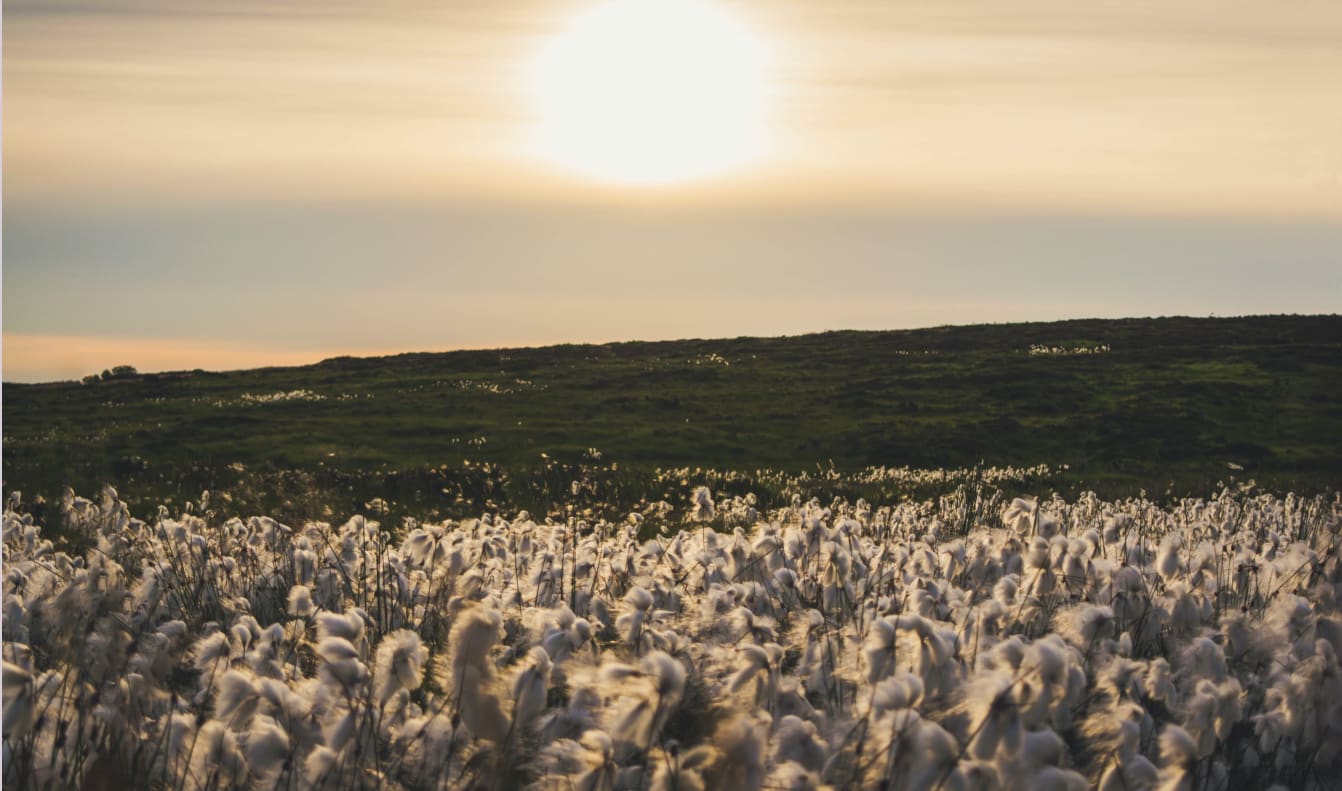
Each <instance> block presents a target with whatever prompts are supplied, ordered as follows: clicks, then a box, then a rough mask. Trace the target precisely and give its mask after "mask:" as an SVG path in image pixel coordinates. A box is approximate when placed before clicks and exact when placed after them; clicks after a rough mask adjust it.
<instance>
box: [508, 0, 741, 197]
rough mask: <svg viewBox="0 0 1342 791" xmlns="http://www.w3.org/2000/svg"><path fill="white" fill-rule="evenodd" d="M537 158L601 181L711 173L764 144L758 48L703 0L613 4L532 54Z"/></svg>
mask: <svg viewBox="0 0 1342 791" xmlns="http://www.w3.org/2000/svg"><path fill="white" fill-rule="evenodd" d="M532 87H533V90H534V92H535V98H536V102H537V109H538V111H539V122H538V123H537V126H536V128H535V131H534V134H535V138H534V140H533V145H534V149H535V153H536V154H537V155H539V156H540V157H541V158H543V159H545V160H548V161H550V162H552V163H554V164H557V165H559V166H561V167H564V168H567V169H570V170H574V171H577V172H580V173H583V174H586V175H588V176H590V177H592V178H596V179H600V180H603V181H612V182H619V183H626V184H658V183H669V182H677V181H687V180H691V179H696V178H702V177H705V176H710V175H714V174H717V173H721V172H723V171H726V170H729V169H732V168H735V167H739V166H741V165H744V164H746V163H747V162H750V161H751V160H754V159H757V158H758V157H759V156H760V154H761V153H762V148H763V146H764V123H763V115H764V98H765V97H764V94H765V85H764V48H763V46H762V44H761V42H760V41H759V39H758V38H757V37H756V36H755V35H754V34H753V33H752V32H751V31H750V30H748V29H747V28H746V27H745V26H744V25H742V24H741V23H740V22H739V21H738V20H737V19H735V18H734V17H733V16H732V15H731V14H730V13H728V11H727V10H726V9H725V8H723V7H721V6H720V5H717V4H715V3H712V2H709V0H610V1H609V2H604V3H602V4H600V5H598V6H595V7H593V8H591V9H589V10H587V11H585V12H583V13H581V14H579V15H578V16H577V17H575V18H574V19H573V20H572V21H571V22H570V23H569V25H568V26H567V27H565V28H564V29H563V30H562V31H561V32H560V33H559V34H558V35H556V37H555V38H554V39H553V40H551V41H550V42H548V44H547V45H546V46H545V47H544V48H543V49H542V51H541V52H540V53H539V56H538V57H537V59H536V62H535V72H534V74H533V81H532Z"/></svg>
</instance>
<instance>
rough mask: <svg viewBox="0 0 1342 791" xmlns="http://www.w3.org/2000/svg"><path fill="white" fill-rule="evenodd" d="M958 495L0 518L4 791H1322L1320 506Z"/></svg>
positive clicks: (82, 509) (1331, 664)
mask: <svg viewBox="0 0 1342 791" xmlns="http://www.w3.org/2000/svg"><path fill="white" fill-rule="evenodd" d="M966 491H968V492H972V493H973V496H972V497H968V498H966V497H954V496H951V497H947V498H942V499H941V500H940V501H938V502H921V503H920V502H912V501H904V502H901V503H898V504H893V505H880V506H874V505H872V504H868V503H867V502H865V501H860V500H859V501H856V502H849V501H841V500H840V501H834V502H831V503H826V504H822V503H820V502H817V501H814V500H812V501H810V502H804V501H802V500H801V498H800V497H798V498H796V500H795V501H794V502H793V503H792V504H790V505H788V506H786V507H783V508H779V509H773V510H769V511H761V510H759V509H758V508H757V507H756V506H757V502H756V500H755V499H754V498H753V497H749V496H747V497H736V498H721V499H715V498H714V495H713V493H712V492H710V491H709V490H708V489H700V490H696V491H695V492H693V496H692V498H691V500H690V501H689V502H687V503H682V504H677V506H678V507H676V508H675V510H676V511H677V512H678V513H679V514H680V516H679V517H678V519H676V520H674V521H672V520H668V519H667V518H666V517H667V516H668V514H667V513H666V510H665V509H661V508H651V509H649V512H648V513H646V514H641V513H635V514H631V515H630V516H629V517H628V518H626V519H623V520H621V521H619V522H607V521H604V520H596V521H592V522H588V521H586V520H583V519H578V518H569V519H567V520H564V521H559V522H553V521H545V522H537V521H535V520H533V519H532V518H531V516H530V515H528V514H526V513H517V514H512V515H508V516H505V515H503V514H482V515H481V516H480V517H479V518H472V519H469V520H463V521H446V522H440V523H414V522H407V523H405V524H403V525H401V526H400V530H399V531H397V535H396V536H393V534H392V533H390V532H388V531H387V530H386V529H385V527H384V526H382V525H379V524H378V523H377V522H376V521H372V520H369V519H366V518H365V517H362V516H356V517H354V518H351V519H349V520H348V521H345V522H344V523H343V524H329V523H324V522H309V523H306V524H304V525H301V526H299V525H293V526H289V525H284V524H282V523H279V522H277V521H275V520H273V519H270V518H268V517H263V516H251V517H248V518H246V519H238V518H232V519H226V520H220V519H218V518H217V517H216V516H215V515H214V513H213V511H212V504H211V503H210V502H206V501H202V502H197V503H193V504H192V507H191V508H190V510H189V511H188V512H184V513H180V514H176V515H174V516H169V515H168V514H167V513H166V512H160V513H159V515H158V516H157V517H155V518H153V519H151V520H150V521H141V520H139V519H136V518H134V517H132V516H131V514H130V513H129V511H128V509H127V507H126V505H125V503H123V502H121V501H120V500H118V499H117V497H116V494H115V493H114V492H112V491H111V490H107V491H104V492H103V494H102V497H101V498H100V501H99V502H93V501H89V500H85V499H82V498H78V497H74V496H69V497H67V498H66V500H65V501H64V502H63V503H62V504H61V512H62V513H63V515H64V519H65V523H66V527H67V529H69V530H72V531H75V532H77V533H79V534H80V535H82V536H83V537H84V539H85V543H87V544H88V545H90V546H92V547H93V549H92V550H90V551H89V552H87V553H86V554H85V555H84V556H83V557H71V556H70V555H68V554H66V553H64V552H61V551H59V550H57V549H55V547H53V545H52V543H51V542H50V541H49V540H47V539H46V538H45V537H44V536H43V534H42V532H41V530H40V529H39V528H38V527H37V526H36V525H35V524H34V523H33V520H32V518H31V516H30V515H28V514H26V513H25V512H24V509H23V507H22V504H19V503H11V507H10V508H7V510H6V511H5V515H4V547H5V553H6V572H5V599H4V640H5V642H4V661H5V665H4V687H5V705H4V731H5V740H4V756H3V757H4V772H5V777H4V781H5V787H6V788H68V787H83V788H109V789H110V788H128V787H132V786H134V787H140V788H151V789H181V791H198V790H203V789H234V788H237V789H242V788H249V789H298V788H303V789H309V788H311V789H374V788H403V789H447V788H534V789H555V790H556V791H557V790H558V789H592V790H594V791H595V790H598V789H600V790H605V791H610V790H612V789H631V790H632V789H705V788H707V789H721V788H732V789H741V790H742V791H753V790H755V789H765V788H769V789H799V790H801V789H824V788H832V789H844V788H871V789H879V788H909V789H921V790H923V791H927V790H929V789H997V788H1007V789H1041V788H1042V789H1084V788H1087V787H1098V788H1102V789H1105V791H1115V790H1117V789H1154V788H1157V787H1158V788H1160V789H1185V790H1187V791H1193V790H1194V789H1229V788H1248V787H1254V788H1257V787H1264V788H1266V787H1269V786H1271V787H1273V788H1297V789H1329V788H1336V787H1337V781H1338V779H1339V778H1340V777H1342V763H1340V761H1342V756H1339V754H1338V752H1337V751H1336V750H1335V749H1332V748H1334V747H1335V746H1336V745H1337V744H1338V743H1339V742H1340V741H1342V666H1339V663H1338V655H1339V651H1342V617H1339V608H1338V596H1339V594H1340V593H1342V565H1340V561H1342V558H1340V557H1339V543H1342V537H1339V527H1340V526H1342V500H1339V498H1338V497H1337V496H1335V495H1334V496H1331V497H1323V496H1319V497H1314V498H1299V497H1296V496H1294V495H1291V496H1287V497H1285V498H1278V497H1274V496H1271V495H1251V494H1248V493H1245V492H1239V491H1233V490H1223V491H1221V492H1220V493H1218V495H1217V496H1216V497H1214V498H1212V499H1208V500H1184V501H1180V502H1178V503H1176V504H1173V505H1171V506H1168V507H1161V506H1159V505H1157V504H1155V503H1152V502H1150V501H1147V500H1143V499H1127V500H1124V501H1121V502H1103V501H1100V500H1099V499H1097V498H1096V497H1094V496H1085V497H1082V498H1080V499H1078V500H1075V501H1070V502H1069V501H1065V500H1061V499H1053V500H1046V501H1035V500H1026V499H1021V498H1016V499H1012V500H1010V501H1007V499H1006V498H1005V496H1003V495H1002V494H1001V492H1000V491H998V490H996V489H994V488H993V487H991V486H979V487H976V488H974V489H968V490H966ZM201 514H204V516H201ZM648 520H654V523H655V524H657V525H658V527H657V528H656V529H653V530H647V529H646V527H647V525H646V524H645V522H647V521H648ZM648 533H651V535H650V536H647V534H648ZM645 536H646V537H645ZM1273 784H1276V785H1273Z"/></svg>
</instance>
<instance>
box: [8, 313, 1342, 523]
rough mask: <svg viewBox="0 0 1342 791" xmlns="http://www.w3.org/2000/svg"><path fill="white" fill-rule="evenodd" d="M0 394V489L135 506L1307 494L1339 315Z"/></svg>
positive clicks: (180, 379)
mask: <svg viewBox="0 0 1342 791" xmlns="http://www.w3.org/2000/svg"><path fill="white" fill-rule="evenodd" d="M130 362H133V361H130ZM3 409H4V451H3V471H4V488H5V490H6V492H8V491H10V490H12V489H22V490H25V491H26V492H28V493H29V494H31V493H33V492H42V493H46V494H47V496H48V497H51V496H52V493H55V492H58V491H59V489H60V487H61V486H62V485H65V484H68V485H71V486H74V487H75V488H76V489H77V490H79V491H80V492H81V493H84V492H92V491H93V490H95V489H96V487H98V486H99V485H100V484H102V483H104V482H111V483H114V484H116V485H118V486H120V487H122V490H123V494H124V495H127V496H128V497H130V498H132V499H138V500H141V501H144V502H148V501H151V500H153V499H158V498H165V497H175V498H177V499H178V500H179V501H180V499H181V498H183V497H185V496H195V495H197V494H199V492H200V491H201V489H204V488H210V489H214V490H216V491H223V492H233V493H235V495H236V496H237V497H240V498H246V497H255V498H257V505H258V506H270V507H280V508H289V509H290V510H291V513H293V514H294V515H296V516H301V515H303V514H302V513H301V511H302V510H303V504H302V503H296V502H295V500H294V498H295V497H297V496H299V494H300V493H302V492H307V493H308V495H310V500H309V505H311V504H315V503H316V502H318V501H319V500H318V499H317V498H320V497H327V498H335V501H334V502H331V501H330V500H328V501H327V502H328V504H332V505H334V506H335V507H337V508H340V507H343V506H347V505H348V504H349V503H355V504H357V502H358V501H360V500H362V499H364V498H367V497H370V496H381V495H382V494H384V493H386V494H389V495H393V496H395V497H398V498H400V499H402V500H413V501H415V502H417V503H430V504H433V503H436V502H438V501H444V502H450V501H452V500H453V498H455V501H457V502H460V501H461V496H460V495H461V491H462V484H460V482H459V479H460V478H461V477H462V475H464V474H465V473H464V472H463V471H464V470H468V469H472V468H468V467H465V466H463V463H464V462H466V461H467V460H470V461H472V462H488V463H490V465H491V466H489V467H488V469H489V470H491V472H490V473H489V476H492V477H493V478H495V479H499V478H506V477H507V476H509V475H511V476H512V477H513V478H514V479H518V478H519V477H521V476H526V477H528V478H529V479H530V480H532V481H533V484H531V485H532V486H533V488H534V486H535V484H534V480H535V479H536V478H537V476H538V475H540V476H542V477H544V476H545V475H546V474H547V473H545V470H553V469H555V468H557V467H558V468H562V469H564V470H567V471H568V472H569V473H575V471H578V472H580V471H581V470H583V469H585V468H589V467H591V468H595V467H600V468H602V469H604V470H607V471H608V472H609V470H610V467H611V465H612V463H613V464H614V465H615V466H616V467H617V469H618V470H619V471H620V473H619V474H620V475H621V476H624V478H622V479H623V480H626V481H629V480H635V478H630V477H629V476H637V475H640V474H646V471H648V470H650V469H652V468H653V467H658V466H661V467H668V466H681V465H687V466H698V467H715V468H722V469H740V470H755V469H757V468H773V469H778V470H794V471H795V470H802V469H811V470H814V469H815V468H816V464H817V463H820V464H823V465H826V466H828V465H829V464H830V462H832V464H833V466H834V468H835V469H837V470H839V471H845V470H846V471H852V470H857V469H860V468H863V467H866V466H870V465H892V466H902V465H908V466H913V467H964V466H972V465H974V464H976V463H977V462H979V461H983V462H985V463H986V464H989V465H1027V466H1028V465H1036V464H1040V463H1045V464H1049V465H1052V466H1053V467H1054V468H1055V469H1058V468H1061V466H1062V465H1067V466H1068V469H1067V470H1066V471H1065V472H1059V473H1057V474H1056V475H1055V476H1053V478H1054V479H1053V480H1050V481H1049V484H1050V485H1055V486H1059V487H1072V488H1078V487H1079V488H1092V487H1093V488H1096V489H1097V490H1099V491H1102V492H1106V493H1110V494H1122V493H1135V491H1136V490H1137V489H1138V488H1139V487H1144V488H1146V489H1148V490H1150V491H1152V492H1157V493H1159V492H1164V491H1166V490H1168V491H1170V492H1171V493H1173V494H1179V493H1182V491H1183V490H1188V491H1198V492H1199V493H1203V494H1205V493H1207V491H1208V489H1209V488H1210V486H1211V485H1213V484H1214V483H1215V482H1216V481H1218V480H1222V479H1225V478H1226V477H1227V476H1228V475H1231V474H1234V475H1237V476H1239V477H1240V478H1241V479H1242V478H1247V477H1253V478H1256V479H1257V480H1258V481H1259V482H1260V483H1261V484H1264V485H1269V486H1273V487H1276V488H1294V489H1296V490H1297V491H1317V490H1321V489H1325V488H1332V487H1335V486H1336V485H1337V483H1338V482H1339V480H1340V479H1342V316H1325V317H1298V316H1264V317H1249V318H1227V319H1191V318H1161V319H1125V320H1085V321H1065V322H1053V323H1035V324H1009V325H978V326H966V327H937V328H931V329H921V330H908V331H892V332H830V333H823V334H817V335H806V336H799V337H788V338H736V339H731V340H682V341H668V342H656V343H614V344H605V345H563V346H551V347H545V348H526V349H504V350H494V351H460V352H446V353H433V354H403V355H397V356H392V357H380V358H363V359H354V358H337V359H331V360H326V361H323V362H321V363H319V364H316V365H312V366H305V367H293V368H262V369H256V370H249V371H236V372H228V373H211V372H206V371H191V372H180V373H168V374H153V375H139V376H131V377H126V378H117V379H111V380H107V381H100V382H96V383H91V384H81V383H51V384H38V385H20V384H6V385H5V386H4V406H3ZM593 448H595V449H598V450H599V452H600V459H601V460H600V463H599V464H597V463H595V462H594V460H593V457H592V456H591V455H590V454H589V450H590V449H593ZM542 453H544V454H546V456H547V457H548V460H547V459H546V458H544V457H542ZM1229 465H1236V466H1237V467H1241V468H1243V470H1242V471H1234V470H1233V468H1232V467H1230V466H1229ZM473 469H476V470H477V471H478V470H479V465H478V464H477V465H475V466H474V467H473ZM489 476H486V477H489ZM477 477H478V475H477ZM547 480H548V479H547ZM445 481H449V482H452V483H451V485H444V486H440V484H442V483H444V482H445ZM482 485H486V486H502V485H504V484H499V483H497V482H496V483H494V484H482ZM546 485H549V483H547V484H546ZM555 485H558V484H557V483H555ZM629 486H630V487H632V488H630V490H629V491H628V492H626V494H627V495H629V496H630V497H632V496H633V494H634V493H635V492H634V490H635V489H637V488H638V487H637V485H636V484H629ZM247 487H251V488H256V487H262V488H267V489H268V490H267V491H266V492H252V493H250V494H249V493H247V492H246V491H245V489H246V488H247ZM444 490H447V491H444ZM454 493H455V494H454ZM648 494H649V493H647V492H642V493H639V496H648ZM652 494H656V493H652ZM500 496H502V495H500ZM468 499H469V498H468ZM476 499H477V500H478V499H480V498H478V497H477V498H476ZM486 499H487V498H486ZM449 510H450V509H449Z"/></svg>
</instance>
